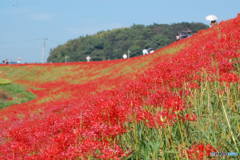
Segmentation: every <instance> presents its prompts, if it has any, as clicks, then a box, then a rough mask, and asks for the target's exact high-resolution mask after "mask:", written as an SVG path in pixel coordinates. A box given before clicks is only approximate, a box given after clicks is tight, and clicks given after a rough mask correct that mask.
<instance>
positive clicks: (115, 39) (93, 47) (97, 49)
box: [47, 22, 208, 62]
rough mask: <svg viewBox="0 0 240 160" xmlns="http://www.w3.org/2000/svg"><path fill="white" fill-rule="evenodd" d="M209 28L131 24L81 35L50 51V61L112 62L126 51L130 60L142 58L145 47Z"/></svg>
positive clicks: (183, 24) (194, 24) (188, 24)
mask: <svg viewBox="0 0 240 160" xmlns="http://www.w3.org/2000/svg"><path fill="white" fill-rule="evenodd" d="M206 28H208V26H207V25H205V24H203V23H187V22H182V23H175V24H156V23H155V24H152V25H132V26H131V27H129V28H119V29H113V30H107V31H101V32H98V33H96V34H94V35H86V36H80V37H79V38H77V39H74V40H69V41H68V42H66V43H65V44H63V45H59V46H57V47H56V48H54V49H51V51H50V55H49V57H48V59H47V61H48V62H66V61H67V62H76V61H86V57H87V56H90V57H91V60H92V61H102V60H112V59H119V58H122V55H123V54H127V52H130V57H135V56H139V55H141V54H142V50H143V49H145V48H153V49H159V48H162V47H164V46H166V45H168V44H170V43H172V42H174V41H175V40H176V35H177V34H178V33H179V32H181V31H184V30H187V29H188V30H191V31H192V33H196V32H197V31H199V30H201V29H206Z"/></svg>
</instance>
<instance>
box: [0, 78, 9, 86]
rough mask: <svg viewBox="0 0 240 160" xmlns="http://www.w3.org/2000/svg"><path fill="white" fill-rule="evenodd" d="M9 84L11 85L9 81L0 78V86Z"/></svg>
mask: <svg viewBox="0 0 240 160" xmlns="http://www.w3.org/2000/svg"><path fill="white" fill-rule="evenodd" d="M9 83H11V81H10V80H8V79H2V78H0V85H3V84H9Z"/></svg>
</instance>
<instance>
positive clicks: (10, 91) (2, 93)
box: [0, 84, 35, 109]
mask: <svg viewBox="0 0 240 160" xmlns="http://www.w3.org/2000/svg"><path fill="white" fill-rule="evenodd" d="M34 98H35V95H34V94H33V93H31V92H28V91H26V89H25V88H24V87H23V86H21V85H19V84H4V85H0V109H1V108H4V107H7V106H11V105H14V104H21V103H25V102H28V101H30V100H32V99H34Z"/></svg>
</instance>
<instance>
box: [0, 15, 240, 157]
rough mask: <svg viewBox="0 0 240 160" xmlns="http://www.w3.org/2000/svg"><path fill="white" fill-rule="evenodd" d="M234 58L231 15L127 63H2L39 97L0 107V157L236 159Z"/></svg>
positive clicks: (235, 29) (5, 75)
mask: <svg viewBox="0 0 240 160" xmlns="http://www.w3.org/2000/svg"><path fill="white" fill-rule="evenodd" d="M239 58H240V17H237V18H235V19H231V20H228V21H226V22H222V23H221V24H219V25H216V26H214V27H212V28H210V29H207V30H203V31H200V32H198V33H197V34H195V35H193V36H192V37H191V38H188V39H184V40H181V41H178V42H175V43H173V44H171V45H169V46H167V47H165V48H163V49H160V50H157V51H155V52H154V53H152V54H150V55H146V56H140V57H135V58H131V59H127V60H114V61H102V62H89V63H58V64H28V65H0V78H1V79H5V80H6V79H7V80H9V81H10V82H11V84H17V85H20V86H21V87H22V88H24V90H25V91H24V92H28V93H29V92H31V93H33V94H34V95H35V97H33V98H34V99H32V98H31V99H29V100H30V101H28V102H27V101H25V102H24V103H21V104H15V105H10V106H8V107H5V108H3V109H1V110H0V129H1V132H0V159H29V160H30V159H37V160H38V159H39V160H44V159H49V160H50V159H58V160H61V159H62V160H66V159H72V160H77V159H129V160H137V159H164V160H172V159H179V160H180V159H181V160H198V159H199V160H205V159H228V158H232V159H234V158H235V159H236V158H238V157H237V156H232V157H230V156H216V155H215V156H214V155H213V154H214V153H215V152H236V153H237V152H238V153H239V148H240V141H239V140H240V135H239V132H240V125H239V122H240V116H239V115H240V107H239V105H240V101H239V97H240V85H239V82H240V77H239V73H240V65H239V64H240V63H239V60H240V59H239ZM10 82H9V83H10ZM8 85H9V84H8ZM16 96H17V95H16V94H8V97H10V98H14V97H16ZM24 97H25V96H24ZM213 152H214V153H213Z"/></svg>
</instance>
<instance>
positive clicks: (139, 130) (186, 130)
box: [118, 82, 240, 160]
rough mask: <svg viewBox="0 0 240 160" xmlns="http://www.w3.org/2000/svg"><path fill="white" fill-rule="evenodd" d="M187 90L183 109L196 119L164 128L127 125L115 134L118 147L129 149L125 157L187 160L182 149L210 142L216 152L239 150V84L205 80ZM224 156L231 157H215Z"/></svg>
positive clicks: (141, 124)
mask: <svg viewBox="0 0 240 160" xmlns="http://www.w3.org/2000/svg"><path fill="white" fill-rule="evenodd" d="M189 91H190V93H191V94H190V96H187V97H182V98H184V99H185V100H186V102H187V105H188V106H190V107H189V108H188V109H187V110H186V111H185V112H186V113H195V114H196V115H197V120H196V121H186V122H183V121H178V122H177V123H175V124H174V125H172V126H167V127H163V128H162V127H161V128H148V127H147V126H146V125H145V124H144V123H142V122H132V123H131V124H128V125H127V126H126V128H127V131H128V132H127V133H125V134H123V135H121V136H119V137H118V141H119V142H120V144H121V146H122V147H123V148H124V149H125V150H126V151H128V150H129V151H130V152H132V154H131V155H130V156H129V157H127V158H126V159H128V160H136V159H161V160H165V159H166V160H167V159H176V160H177V159H179V160H187V159H188V158H187V156H184V153H185V152H184V149H186V148H189V147H190V146H191V145H192V144H211V145H212V146H213V147H214V148H216V149H217V151H218V152H236V153H239V149H240V141H239V140H240V134H239V133H240V124H239V122H240V100H239V97H240V86H239V84H238V83H231V84H230V86H227V85H225V84H224V83H220V82H205V83H202V84H201V86H200V88H199V89H191V90H190V89H189ZM145 107H146V106H145ZM147 109H148V110H153V109H152V108H147ZM183 148H184V149H183ZM209 158H210V157H205V159H209ZM226 158H230V157H224V156H223V157H218V159H219V160H221V159H222V160H224V159H226ZM232 158H234V157H232ZM235 158H236V157H235Z"/></svg>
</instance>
